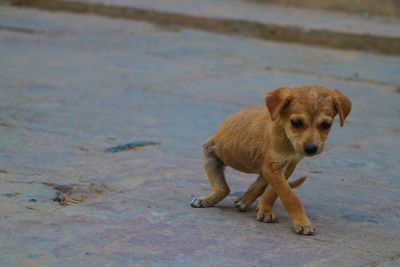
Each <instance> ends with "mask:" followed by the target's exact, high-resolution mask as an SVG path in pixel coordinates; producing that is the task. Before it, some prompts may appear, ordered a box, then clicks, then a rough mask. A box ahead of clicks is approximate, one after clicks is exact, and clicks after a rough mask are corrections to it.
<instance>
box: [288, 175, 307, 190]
mask: <svg viewBox="0 0 400 267" xmlns="http://www.w3.org/2000/svg"><path fill="white" fill-rule="evenodd" d="M306 179H307V176H302V177H300V178H298V179H296V180H294V181H291V182H289V185H290V187H291V188H296V187H299V186H300V185H302V184H303V183H304V181H305V180H306Z"/></svg>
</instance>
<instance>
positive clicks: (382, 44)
mask: <svg viewBox="0 0 400 267" xmlns="http://www.w3.org/2000/svg"><path fill="white" fill-rule="evenodd" d="M10 2H12V3H13V4H15V5H18V6H29V7H35V8H39V9H46V10H53V11H68V12H73V13H85V14H97V15H101V16H106V17H118V18H127V19H135V20H144V21H152V22H157V23H159V24H169V25H172V24H173V25H177V26H185V27H188V28H194V29H201V30H207V31H211V32H217V33H226V34H234V35H243V36H251V37H255V38H260V39H267V40H275V41H284V42H296V43H302V44H307V45H317V46H324V47H334V48H346V49H358V50H365V51H373V52H376V53H383V54H393V55H400V20H399V18H397V17H374V16H369V15H367V16H365V13H364V14H361V15H360V14H358V15H357V14H346V13H338V12H336V13H335V12H327V11H322V10H316V9H298V8H292V7H282V6H277V5H271V4H265V3H263V4H260V3H257V2H250V1H244V0H218V1H215V0H202V1H195V0H180V1H176V0H147V1H141V0H10Z"/></svg>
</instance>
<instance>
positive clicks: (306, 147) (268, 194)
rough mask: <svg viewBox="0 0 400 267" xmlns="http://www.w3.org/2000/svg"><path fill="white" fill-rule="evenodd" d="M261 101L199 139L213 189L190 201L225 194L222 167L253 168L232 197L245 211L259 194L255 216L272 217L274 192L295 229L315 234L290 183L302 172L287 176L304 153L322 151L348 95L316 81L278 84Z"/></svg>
mask: <svg viewBox="0 0 400 267" xmlns="http://www.w3.org/2000/svg"><path fill="white" fill-rule="evenodd" d="M265 103H266V107H267V108H265V107H253V108H246V109H243V110H241V111H239V112H238V113H236V114H233V115H231V116H230V117H228V118H227V119H226V120H225V121H224V122H223V123H222V124H221V126H220V127H219V129H218V130H217V132H216V134H215V135H213V136H211V137H210V138H209V139H208V140H207V141H206V143H205V144H204V145H203V164H204V167H205V170H206V173H207V176H208V178H209V181H210V184H211V187H212V192H211V193H210V195H208V196H206V197H202V198H195V199H193V201H192V203H191V205H192V207H196V208H200V207H210V206H213V205H215V204H216V203H218V202H219V201H221V200H222V199H223V198H225V197H226V196H227V195H228V194H229V186H228V184H227V183H226V180H225V176H224V167H225V166H230V167H232V168H234V169H236V170H239V171H242V172H246V173H256V174H258V175H259V177H258V179H257V180H256V181H255V182H254V183H253V184H252V185H251V186H250V187H249V189H248V190H247V192H246V193H245V194H244V195H243V196H242V197H240V198H239V199H238V200H237V201H236V202H235V203H236V207H237V208H238V209H239V210H240V211H245V210H246V209H248V208H249V207H250V206H251V204H252V203H253V202H254V201H255V200H256V199H257V198H258V197H259V196H260V195H262V196H261V199H260V201H259V203H258V207H257V219H258V220H259V221H263V222H270V223H272V222H276V221H277V217H276V215H275V213H274V211H273V209H272V207H273V204H274V202H275V200H276V198H277V197H278V196H279V198H280V199H281V201H282V203H283V205H284V206H285V208H286V210H287V212H288V214H289V216H290V218H291V220H292V223H293V227H294V230H295V232H296V233H298V234H304V235H312V234H314V231H315V229H314V227H313V226H312V224H311V222H310V220H309V219H308V217H307V216H306V214H305V211H304V208H303V205H302V203H301V202H300V200H299V198H298V197H297V195H296V194H295V193H294V191H293V190H292V188H294V187H297V186H299V185H301V184H302V183H303V182H304V180H305V179H306V178H305V177H301V178H299V179H297V180H295V181H293V182H287V179H288V178H289V176H290V175H291V174H292V173H293V171H294V169H295V168H296V165H297V164H298V162H299V161H300V160H301V159H302V158H303V157H304V156H314V155H317V154H319V153H321V152H322V151H323V148H324V143H325V140H326V138H327V137H328V134H329V130H330V126H331V124H332V122H333V119H334V117H335V116H336V115H339V119H340V125H341V126H343V124H344V121H345V119H346V117H347V115H348V114H349V113H350V111H351V102H350V100H349V99H348V98H347V97H346V96H345V95H343V94H342V93H341V92H339V91H338V90H332V89H328V88H325V87H322V86H317V85H308V86H300V87H294V88H287V87H282V88H278V89H276V90H274V91H272V92H270V93H268V94H267V95H266V98H265Z"/></svg>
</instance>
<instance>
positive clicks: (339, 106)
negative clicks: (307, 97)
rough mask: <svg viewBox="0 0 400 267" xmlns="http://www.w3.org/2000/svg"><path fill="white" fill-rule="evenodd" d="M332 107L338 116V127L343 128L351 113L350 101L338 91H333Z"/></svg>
mask: <svg viewBox="0 0 400 267" xmlns="http://www.w3.org/2000/svg"><path fill="white" fill-rule="evenodd" d="M332 95H333V105H334V107H335V109H336V111H337V113H338V114H339V118H340V127H343V124H344V120H345V119H346V117H347V115H349V113H350V111H351V101H350V99H349V98H348V97H347V96H345V95H344V94H342V93H341V92H340V91H338V90H333V93H332Z"/></svg>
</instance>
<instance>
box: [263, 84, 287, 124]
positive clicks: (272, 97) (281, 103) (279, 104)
mask: <svg viewBox="0 0 400 267" xmlns="http://www.w3.org/2000/svg"><path fill="white" fill-rule="evenodd" d="M291 100H292V96H291V90H290V89H289V88H287V87H281V88H278V89H275V90H274V91H272V92H270V93H268V94H267V95H266V96H265V104H266V105H267V108H268V111H269V114H270V115H271V119H272V120H273V121H274V120H276V118H277V117H278V115H279V113H280V112H281V111H282V109H284V108H285V107H287V106H288V105H289V103H290V101H291Z"/></svg>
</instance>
